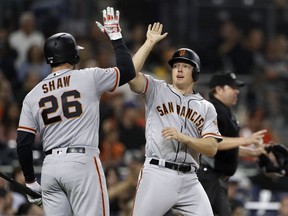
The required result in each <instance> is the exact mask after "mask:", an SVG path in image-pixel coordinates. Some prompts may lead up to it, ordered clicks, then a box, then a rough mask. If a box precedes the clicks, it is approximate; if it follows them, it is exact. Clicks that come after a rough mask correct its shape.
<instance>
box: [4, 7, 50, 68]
mask: <svg viewBox="0 0 288 216" xmlns="http://www.w3.org/2000/svg"><path fill="white" fill-rule="evenodd" d="M35 21H36V20H35V17H34V14H33V13H32V12H29V11H27V12H23V13H22V14H21V16H20V18H19V28H18V30H16V31H14V32H12V33H11V34H10V35H9V43H10V46H11V47H12V48H13V49H15V50H16V51H17V54H18V55H17V59H16V62H15V67H16V69H19V67H20V65H21V63H22V62H24V60H25V59H26V56H27V52H28V49H29V47H31V46H32V45H34V44H37V45H39V46H40V47H42V46H43V44H44V41H45V37H44V35H43V33H42V32H39V31H37V30H36V29H35Z"/></svg>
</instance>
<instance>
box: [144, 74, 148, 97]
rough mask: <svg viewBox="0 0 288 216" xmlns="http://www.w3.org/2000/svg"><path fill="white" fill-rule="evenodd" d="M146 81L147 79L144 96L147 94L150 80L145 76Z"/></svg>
mask: <svg viewBox="0 0 288 216" xmlns="http://www.w3.org/2000/svg"><path fill="white" fill-rule="evenodd" d="M145 79H146V86H145V89H144V91H143V94H146V92H147V89H148V86H149V82H148V78H147V77H146V76H145Z"/></svg>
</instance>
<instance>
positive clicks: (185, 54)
mask: <svg viewBox="0 0 288 216" xmlns="http://www.w3.org/2000/svg"><path fill="white" fill-rule="evenodd" d="M179 61H180V62H185V63H188V64H191V65H193V66H194V70H193V73H192V77H193V79H194V81H196V80H197V79H198V76H199V73H200V58H199V56H198V55H197V54H196V53H195V52H194V51H193V50H191V49H188V48H180V49H178V50H177V51H176V52H175V53H174V54H173V56H172V58H171V59H170V60H169V61H168V64H169V65H170V66H171V67H173V64H174V63H175V62H179Z"/></svg>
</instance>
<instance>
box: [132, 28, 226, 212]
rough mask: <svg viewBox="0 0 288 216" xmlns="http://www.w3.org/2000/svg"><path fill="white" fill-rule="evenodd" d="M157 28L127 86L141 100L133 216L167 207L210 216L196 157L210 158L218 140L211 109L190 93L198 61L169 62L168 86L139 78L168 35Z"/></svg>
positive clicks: (189, 56)
mask: <svg viewBox="0 0 288 216" xmlns="http://www.w3.org/2000/svg"><path fill="white" fill-rule="evenodd" d="M162 29H163V26H162V24H160V23H154V24H153V25H149V27H148V30H147V34H146V37H147V39H146V41H145V43H144V44H143V45H142V47H140V49H139V50H138V51H137V53H136V54H135V55H134V56H133V63H134V66H135V70H136V77H135V78H134V79H133V80H132V81H130V82H129V85H130V88H131V90H132V91H134V92H135V93H137V94H143V95H145V99H146V100H145V101H146V102H145V103H146V140H147V142H146V154H145V156H146V159H145V162H144V166H143V169H142V170H141V172H140V174H139V181H138V186H137V191H136V196H135V201H134V207H133V210H132V215H135V216H147V215H153V216H163V215H164V214H165V213H166V212H168V210H169V209H170V208H173V209H174V210H176V211H177V212H178V213H180V214H182V215H198V216H203V215H205V216H212V215H213V213H212V208H211V205H210V203H209V199H208V197H207V195H206V193H205V191H204V189H203V187H202V185H201V184H200V182H199V181H198V178H197V175H196V171H197V169H198V167H199V154H206V155H208V156H213V155H215V154H216V151H217V145H218V144H217V143H218V142H219V141H221V140H222V137H221V135H220V133H219V132H218V127H217V115H216V111H215V109H214V107H213V105H212V104H211V103H210V102H208V101H206V100H204V99H203V97H202V96H201V95H200V94H199V93H196V92H195V91H193V86H194V83H195V82H196V81H197V79H198V77H199V73H200V59H199V57H198V55H197V54H196V53H195V52H194V51H192V50H191V49H188V48H181V49H179V50H177V51H176V52H175V53H174V55H173V56H172V58H171V59H170V60H169V62H168V63H169V65H170V66H171V67H172V84H167V83H166V82H164V81H162V80H157V79H154V78H153V77H152V76H148V75H144V74H142V73H140V72H139V71H140V70H141V68H142V66H143V64H144V62H145V60H146V58H147V56H148V54H149V53H150V51H151V50H152V48H153V46H154V45H155V44H156V43H157V42H158V41H160V40H162V39H163V38H165V37H166V36H167V33H165V34H162Z"/></svg>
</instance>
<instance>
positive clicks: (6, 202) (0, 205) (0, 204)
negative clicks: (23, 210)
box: [0, 188, 15, 216]
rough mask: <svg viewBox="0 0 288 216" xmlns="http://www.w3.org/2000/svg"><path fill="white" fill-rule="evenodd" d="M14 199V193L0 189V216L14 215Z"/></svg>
mask: <svg viewBox="0 0 288 216" xmlns="http://www.w3.org/2000/svg"><path fill="white" fill-rule="evenodd" d="M12 203H13V198H12V193H11V191H9V190H8V189H6V188H0V215H1V216H2V215H3V216H9V215H14V213H15V212H14V209H13V207H12Z"/></svg>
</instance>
